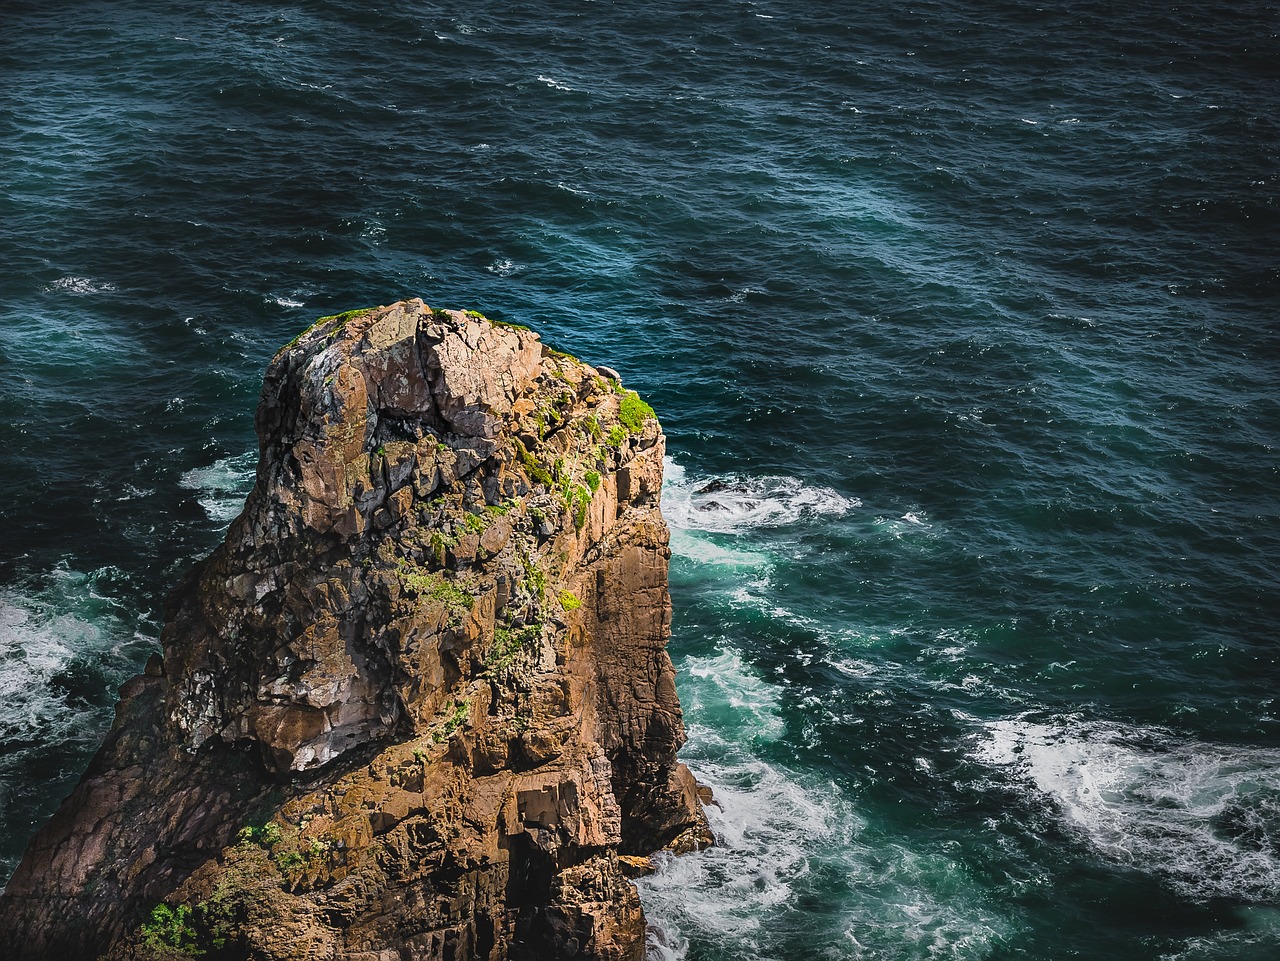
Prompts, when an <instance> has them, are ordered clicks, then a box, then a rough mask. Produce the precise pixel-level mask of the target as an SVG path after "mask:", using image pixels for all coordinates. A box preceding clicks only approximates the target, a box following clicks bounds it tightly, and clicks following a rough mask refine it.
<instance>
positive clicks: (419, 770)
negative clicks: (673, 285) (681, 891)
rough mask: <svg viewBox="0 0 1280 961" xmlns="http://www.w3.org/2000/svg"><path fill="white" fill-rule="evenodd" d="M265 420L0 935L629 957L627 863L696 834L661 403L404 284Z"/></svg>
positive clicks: (270, 408)
mask: <svg viewBox="0 0 1280 961" xmlns="http://www.w3.org/2000/svg"><path fill="white" fill-rule="evenodd" d="M607 373H611V372H607ZM257 429H258V436H259V440H260V446H261V459H260V462H259V465H258V474H257V481H256V484H255V486H254V489H253V492H252V493H251V494H250V496H249V499H248V501H247V503H246V506H245V510H244V512H243V514H242V515H241V516H240V517H239V518H238V519H237V520H236V521H235V522H234V523H233V524H232V525H231V528H230V530H229V531H228V534H227V538H226V542H225V543H224V544H223V545H222V546H221V547H220V548H218V550H217V551H215V552H214V553H213V555H212V556H211V557H209V558H208V559H207V560H206V561H205V562H203V563H202V564H201V565H199V566H198V567H197V569H196V570H194V571H193V572H191V574H189V575H188V577H187V578H186V579H185V580H184V582H183V583H182V584H181V585H180V587H179V588H178V589H177V590H176V591H175V592H174V595H173V597H172V598H171V601H170V605H169V610H168V611H167V620H166V626H165V628H164V631H163V634H162V637H161V642H162V645H163V648H164V657H163V661H162V662H161V660H160V659H159V658H153V661H152V663H151V664H149V665H148V669H147V672H146V674H145V675H143V676H141V677H138V678H135V679H134V680H132V681H130V682H129V683H128V684H126V685H125V686H124V687H123V688H122V689H121V701H120V704H119V706H118V708H117V718H116V723H115V726H114V727H113V729H112V732H111V734H110V735H109V737H108V739H107V741H106V743H105V744H104V746H103V748H102V750H101V751H100V752H99V754H98V756H97V757H96V758H95V760H94V762H93V764H92V766H91V768H90V770H89V771H88V772H87V774H86V775H85V777H84V779H83V781H82V782H81V784H80V785H79V786H78V787H77V789H76V791H75V792H74V794H72V796H71V797H70V798H69V799H68V800H67V801H66V802H65V803H64V804H63V806H62V808H61V810H60V811H59V812H58V813H57V815H56V816H55V817H54V818H53V819H52V820H51V821H50V823H49V824H48V825H46V826H45V828H44V829H43V830H42V831H41V832H40V834H39V835H37V837H36V838H35V839H34V840H33V841H32V843H31V846H30V848H29V849H28V851H27V855H26V857H25V859H24V860H23V863H22V865H21V866H20V867H19V869H18V871H17V873H16V874H15V875H14V877H13V879H12V880H11V881H10V883H9V886H8V889H7V890H6V892H5V894H4V896H3V898H0V956H3V957H6V958H11V959H36V958H59V959H61V958H71V957H93V956H96V955H101V954H107V955H109V956H111V957H114V958H148V957H181V956H184V955H188V956H204V957H207V958H222V957H226V958H241V957H253V958H272V959H286V958H290V959H293V958H299V959H301V958H306V959H329V958H352V959H361V961H375V959H377V961H389V959H393V958H394V959H397V961H399V959H410V958H415V959H416V958H422V959H437V958H438V959H458V961H464V959H472V958H483V959H493V961H498V959H504V958H513V959H517V958H530V959H532V958H538V959H549V958H589V959H617V961H622V959H629V961H630V959H639V958H641V957H642V956H643V942H644V920H643V915H642V912H641V908H640V903H639V900H638V897H637V895H636V891H635V888H634V886H633V885H632V884H631V882H630V881H629V880H627V878H626V876H625V875H624V871H623V869H624V868H625V867H626V866H627V862H628V861H629V857H628V856H636V855H644V854H647V853H650V852H652V851H654V850H657V849H660V848H664V847H665V848H671V849H674V850H688V849H690V848H693V847H697V846H700V845H702V844H704V843H706V842H707V841H708V840H709V835H708V834H707V831H706V825H705V820H704V819H703V818H702V815H701V811H700V808H699V804H698V799H697V796H696V785H695V783H694V781H693V778H692V777H691V776H690V774H689V772H688V771H687V769H685V768H684V767H683V765H680V764H678V763H677V762H676V760H675V753H676V750H677V749H678V748H679V746H680V744H681V743H682V741H683V724H682V720H681V714H680V706H679V703H678V701H677V698H676V691H675V684H674V674H673V671H672V668H671V662H670V660H669V658H668V656H667V654H666V651H665V643H666V640H667V636H668V633H669V619H670V602H669V598H668V594H667V558H668V556H669V551H668V549H667V529H666V526H665V524H664V523H663V520H662V516H661V514H660V512H659V509H658V496H659V488H660V485H661V479H662V454H663V448H664V439H663V435H662V432H661V429H660V428H659V425H658V422H657V421H656V420H655V419H654V418H653V416H652V411H651V410H649V409H648V407H647V406H646V405H645V404H644V403H643V402H642V401H641V400H640V399H639V398H638V397H637V396H636V395H635V394H634V393H631V392H629V391H625V390H623V389H622V387H621V385H620V384H618V383H617V381H616V379H614V378H613V377H612V376H603V375H602V374H600V373H599V372H597V371H596V370H595V369H593V368H590V367H588V366H586V365H584V364H582V363H580V362H578V361H577V360H575V359H574V358H571V357H568V356H567V355H563V354H558V353H556V352H554V351H551V350H549V349H548V348H546V347H544V346H542V345H541V344H540V343H539V340H538V337H537V335H535V334H533V333H532V332H530V331H527V330H524V329H522V328H514V327H509V326H505V325H499V324H493V323H490V322H489V321H487V320H485V319H483V318H481V317H479V315H473V314H463V313H461V312H458V311H432V310H431V309H429V308H427V307H426V306H425V305H424V304H423V303H422V302H421V301H417V300H413V301H407V302H404V303H400V304H396V305H393V306H391V307H387V308H379V309H377V310H373V311H367V312H353V313H352V314H346V315H340V316H338V317H334V318H328V319H326V320H324V321H322V322H321V323H319V324H317V325H316V326H315V327H313V328H312V329H311V330H309V331H307V332H306V333H305V334H303V335H302V336H301V337H300V338H299V339H298V340H297V341H296V342H295V343H293V344H291V345H289V346H288V347H286V348H285V349H283V350H282V351H281V352H280V353H279V354H278V355H277V356H276V358H275V359H274V360H273V361H272V363H271V365H270V367H269V369H268V371H267V375H266V382H265V386H264V388H263V393H262V400H261V403H260V405H259V408H258V413H257ZM620 857H621V858H622V860H621V861H620V860H619V859H620ZM202 952H203V955H201V953H202Z"/></svg>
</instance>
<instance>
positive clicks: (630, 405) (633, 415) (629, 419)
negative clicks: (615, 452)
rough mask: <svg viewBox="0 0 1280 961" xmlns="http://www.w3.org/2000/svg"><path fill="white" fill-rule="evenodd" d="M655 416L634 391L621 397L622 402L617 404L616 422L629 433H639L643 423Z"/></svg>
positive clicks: (642, 428) (651, 409)
mask: <svg viewBox="0 0 1280 961" xmlns="http://www.w3.org/2000/svg"><path fill="white" fill-rule="evenodd" d="M655 416H657V415H655V414H654V412H653V408H652V407H650V406H649V405H648V404H646V403H645V402H644V401H643V400H641V398H640V395H639V394H637V393H636V392H635V391H634V390H629V391H627V392H626V393H625V394H623V395H622V401H621V402H620V403H619V404H618V420H619V421H621V422H622V426H623V427H625V428H626V429H627V431H628V432H629V433H632V434H638V433H640V432H641V431H642V430H644V424H645V421H647V420H650V419H651V418H653V417H655Z"/></svg>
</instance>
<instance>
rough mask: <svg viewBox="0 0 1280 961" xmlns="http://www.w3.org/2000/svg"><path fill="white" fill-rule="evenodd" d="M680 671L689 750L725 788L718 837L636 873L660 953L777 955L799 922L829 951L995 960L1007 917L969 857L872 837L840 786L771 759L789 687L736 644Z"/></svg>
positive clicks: (669, 956) (718, 797)
mask: <svg viewBox="0 0 1280 961" xmlns="http://www.w3.org/2000/svg"><path fill="white" fill-rule="evenodd" d="M678 666H679V670H680V675H681V679H680V691H681V701H682V702H683V704H684V709H685V716H686V719H687V722H688V730H689V743H688V745H687V747H686V749H685V757H686V759H687V760H688V762H689V764H690V766H691V767H692V768H693V770H694V772H695V773H696V774H697V776H698V778H699V780H701V781H702V782H704V783H705V784H707V785H709V786H710V787H711V788H712V790H713V791H714V793H715V803H714V804H713V805H711V806H709V807H708V808H707V817H708V820H709V821H710V823H711V828H712V830H713V832H714V833H715V835H716V845H715V846H714V847H711V848H709V849H707V850H706V851H702V852H700V853H698V854H693V855H686V856H684V857H680V858H662V859H660V866H659V870H658V872H657V874H655V875H653V876H651V877H648V878H644V879H642V880H641V881H640V882H639V885H640V893H641V897H642V898H643V900H644V905H645V912H646V914H647V916H648V918H649V922H650V929H649V943H648V957H649V959H650V961H679V959H682V958H685V957H687V956H688V955H689V954H690V953H692V951H693V949H692V947H691V945H693V944H695V943H696V944H697V945H699V946H708V945H709V946H711V947H710V950H711V951H712V953H716V952H721V951H730V952H732V956H733V957H735V958H741V959H743V961H757V959H759V961H763V959H779V958H783V957H786V956H787V951H788V950H789V946H790V947H794V940H793V939H794V936H795V932H796V931H797V930H804V931H807V932H808V933H809V937H810V938H811V939H812V943H813V944H815V945H821V944H826V945H827V946H828V948H827V954H828V955H829V956H830V957H831V958H833V959H834V958H850V957H854V958H863V957H865V958H879V957H888V956H895V957H897V956H910V957H938V958H979V957H985V956H986V954H987V953H988V952H989V950H990V947H991V945H992V943H993V942H994V941H996V940H998V939H999V938H1001V937H1002V932H1003V931H1004V930H1005V929H1006V928H1007V925H1006V924H1005V923H1004V922H1003V921H1001V920H1000V919H998V918H995V917H994V916H992V915H991V914H990V913H989V911H987V910H986V909H985V908H983V907H982V906H981V905H980V904H979V900H978V897H977V896H975V895H974V894H973V893H972V890H973V889H972V888H970V887H968V884H969V882H968V881H967V880H966V878H965V876H964V871H963V870H962V869H961V868H960V867H959V865H957V864H956V863H954V862H953V861H951V860H950V858H948V857H946V856H940V855H937V854H934V853H932V852H920V851H915V850H911V849H909V848H907V847H905V846H904V845H902V844H900V843H898V842H897V841H896V840H894V839H891V838H890V839H886V838H885V837H883V836H877V837H872V836H871V835H875V833H876V832H875V830H874V829H873V828H872V827H871V826H870V825H868V824H867V823H866V822H865V821H864V819H863V818H862V817H861V816H860V815H859V813H858V811H857V810H856V809H855V806H854V804H853V803H852V802H851V801H850V799H849V798H847V797H846V796H845V794H844V792H842V791H841V789H840V788H839V787H838V786H837V785H836V784H833V783H831V782H829V781H822V780H819V779H814V778H807V777H803V776H802V775H799V774H797V773H795V772H793V771H791V770H789V769H788V768H786V767H785V766H783V765H780V764H777V763H772V762H770V761H769V760H766V758H765V755H766V753H771V752H772V750H774V749H775V748H773V745H776V744H777V742H778V741H779V740H780V739H781V737H782V736H783V734H784V731H785V725H784V723H783V720H782V716H781V703H780V702H781V697H782V689H781V688H779V687H777V686H776V685H773V684H770V683H768V682H767V681H765V680H764V678H762V677H761V676H760V675H759V674H758V673H757V672H756V671H755V670H754V669H753V668H752V667H751V665H750V664H748V663H747V661H746V660H745V659H744V658H743V657H742V656H741V654H739V653H738V652H736V651H734V650H732V649H731V648H725V649H723V650H722V651H721V652H720V653H718V654H716V655H715V656H713V657H690V658H686V659H685V660H684V661H682V662H681V663H680V664H679V665H678ZM831 885H839V886H840V887H841V888H842V889H847V893H848V897H846V898H843V899H842V902H841V903H842V904H843V910H842V911H840V912H836V913H834V914H829V915H823V916H815V915H812V914H811V913H810V912H809V909H808V904H809V903H810V902H811V900H812V899H813V898H814V897H815V896H818V895H817V892H820V891H821V892H823V895H824V896H828V895H829V894H830V891H829V890H828V889H829V887H830V886H831ZM904 946H906V947H907V949H908V953H907V954H905V955H904V954H903V953H902V949H903V947H904ZM699 950H706V948H703V947H700V948H699Z"/></svg>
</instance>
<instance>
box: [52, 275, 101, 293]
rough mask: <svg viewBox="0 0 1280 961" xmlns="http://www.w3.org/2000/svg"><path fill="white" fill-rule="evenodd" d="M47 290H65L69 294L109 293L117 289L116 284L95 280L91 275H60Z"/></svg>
mask: <svg viewBox="0 0 1280 961" xmlns="http://www.w3.org/2000/svg"><path fill="white" fill-rule="evenodd" d="M45 289H46V290H64V291H66V292H67V293H69V294H78V295H81V296H84V295H86V294H109V293H111V292H112V291H114V290H115V289H116V285H115V284H110V283H106V282H104V281H98V280H93V279H92V278H89V277H59V278H58V279H57V280H55V281H54V282H53V283H51V284H50V285H49V286H48V287H46V288H45Z"/></svg>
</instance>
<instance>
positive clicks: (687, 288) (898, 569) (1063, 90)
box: [0, 0, 1280, 961]
mask: <svg viewBox="0 0 1280 961" xmlns="http://www.w3.org/2000/svg"><path fill="white" fill-rule="evenodd" d="M1278 22H1280V18H1278V16H1277V9H1276V8H1275V7H1274V6H1273V5H1268V4H1266V3H1244V4H1235V5H1231V6H1230V7H1224V8H1214V9H1209V8H1208V7H1205V8H1203V9H1202V8H1200V7H1197V8H1193V9H1188V8H1185V7H1181V8H1177V9H1170V8H1167V7H1164V6H1159V5H1155V4H1139V5H1137V6H1134V5H1128V6H1126V7H1124V8H1123V9H1117V8H1116V7H1115V5H1112V4H1104V3H1084V4H1077V5H1071V8H1070V9H1035V8H1032V7H1026V6H1023V5H1018V4H1012V3H998V4H994V5H992V4H988V5H984V6H983V7H982V8H981V9H980V10H975V9H966V8H965V7H964V6H963V5H961V4H959V3H954V2H933V3H925V4H922V5H916V6H914V7H912V8H910V9H908V8H906V7H901V6H899V5H894V4H883V3H875V4H870V5H868V4H856V5H855V4H844V3H837V4H835V5H830V4H828V5H824V6H822V7H819V6H818V5H816V4H802V3H798V2H795V0H791V2H783V0H780V2H768V0H761V2H756V3H746V2H726V3H722V4H716V5H704V6H702V7H700V8H698V9H696V10H690V9H688V5H682V4H666V3H656V2H648V3H645V2H641V3H633V4H627V5H623V6H619V5H606V4H600V3H580V4H578V3H575V4H540V3H530V2H507V3H501V4H499V3H486V2H478V3H476V2H472V3H466V4H462V3H448V2H446V3H408V4H399V5H394V6H393V7H391V8H370V7H368V6H367V5H360V4H353V3H350V2H336V0H330V2H320V3H315V4H309V5H305V6H302V5H290V4H280V3H263V4H254V5H245V4H233V3H226V2H216V0H215V2H211V3H204V4H201V5H199V6H195V5H190V4H183V3H177V4H173V3H167V4H160V3H148V2H133V3H123V2H120V3H109V2H99V3H75V4H72V3H44V4H34V3H11V4H9V5H7V6H6V13H5V28H4V33H5V40H6V42H5V43H4V44H3V45H0V59H3V61H4V62H3V66H4V72H5V75H6V78H7V79H6V82H5V84H4V85H3V86H2V87H0V116H2V117H3V121H4V126H3V128H0V129H2V131H3V132H2V133H0V169H3V171H4V174H3V176H2V177H0V185H2V189H0V258H2V262H3V264H4V269H3V271H0V294H2V295H0V311H2V315H0V370H2V371H3V374H4V376H3V377H2V378H0V477H2V478H3V481H4V491H5V494H6V496H5V497H4V498H3V500H2V501H0V524H2V525H3V530H4V531H5V537H4V547H3V548H2V549H0V705H2V707H0V821H3V830H2V831H0V868H2V869H3V870H0V874H4V873H7V872H8V871H9V870H11V869H12V867H13V866H14V865H15V864H16V862H17V859H18V858H19V857H20V856H21V851H22V848H23V847H24V845H25V843H26V840H27V839H28V838H29V837H30V835H31V834H32V833H33V832H34V830H35V828H36V827H37V825H38V824H39V823H40V822H42V821H43V820H44V819H45V818H46V817H47V816H48V815H49V814H50V813H51V812H52V810H53V809H54V808H55V807H56V805H57V803H58V801H59V800H60V799H61V797H63V796H65V794H66V793H67V791H69V789H70V787H71V785H72V784H74V782H75V779H76V778H77V777H78V776H79V772H80V771H81V770H83V768H84V766H85V764H86V763H87V761H88V758H89V756H90V755H91V754H92V751H93V750H94V748H95V746H96V743H97V740H98V739H99V738H100V737H101V734H102V732H103V731H104V730H105V728H106V725H107V724H109V722H110V717H111V704H112V701H113V698H114V689H115V687H116V686H117V685H118V684H119V683H121V682H122V681H123V680H124V679H125V678H127V677H128V676H129V675H130V674H132V673H133V672H135V671H137V670H138V669H140V667H141V665H142V663H143V662H144V661H145V659H146V656H147V655H148V653H149V652H150V651H151V650H153V649H154V646H155V637H156V634H157V632H158V621H159V618H160V613H159V611H160V603H161V600H162V598H163V596H164V594H165V592H166V591H167V590H168V589H170V588H171V587H172V586H173V584H174V583H175V582H176V580H177V577H178V576H179V574H180V573H181V572H182V571H183V570H185V569H186V568H187V567H188V566H189V565H190V564H191V563H192V561H193V560H194V559H195V558H197V557H199V556H201V555H202V554H203V553H205V552H207V551H208V550H209V549H211V547H212V546H213V545H214V544H215V543H216V541H217V538H218V537H219V536H220V532H221V531H222V529H223V528H224V527H225V525H226V524H227V523H228V522H229V520H230V519H231V518H232V517H233V516H234V515H235V513H236V511H237V510H238V509H239V505H240V503H241V500H242V498H243V495H244V493H245V491H246V489H247V485H248V484H249V483H250V481H251V475H252V469H253V463H254V458H255V456H256V451H255V444H254V440H253V436H252V410H253V406H254V403H255V401H256V394H257V390H258V386H259V383H260V377H261V372H262V369H263V367H264V366H265V363H266V361H267V360H268V359H269V357H270V355H271V353H272V352H273V351H274V349H275V348H276V347H277V346H278V345H279V344H280V343H282V342H284V341H286V340H288V339H289V338H290V337H292V336H293V334H294V333H295V332H296V331H297V330H298V329H300V328H302V327H304V326H305V325H306V324H308V323H309V322H310V321H311V320H312V319H314V318H315V317H316V316H318V315H321V314H327V313H332V312H335V311H338V310H343V309H348V308H351V307H356V306H364V305H369V304H376V303H388V302H391V301H393V300H395V299H397V298H400V297H402V296H407V295H421V296H423V297H424V298H425V299H426V300H427V301H428V302H429V303H431V304H433V305H439V306H460V307H477V308H480V309H483V310H485V311H486V312H487V313H489V314H490V315H491V316H496V317H501V318H508V319H513V320H518V321H519V322H521V323H527V324H530V325H532V326H534V327H536V328H538V329H540V330H542V331H543V333H544V336H545V337H546V339H547V340H548V341H550V342H551V343H553V344H557V345H560V346H563V347H565V348H567V349H571V350H572V351H573V352H575V353H577V354H579V355H581V356H583V357H584V358H586V359H589V360H592V361H595V362H597V363H608V364H610V365H611V366H614V367H616V368H618V369H619V370H621V371H622V372H623V375H624V377H625V378H626V379H627V381H628V382H629V383H630V384H631V385H632V386H634V387H636V388H638V389H640V390H641V391H642V392H643V393H645V394H646V396H648V397H649V399H650V400H651V401H652V402H653V404H654V406H655V407H656V408H657V409H658V411H659V414H660V416H661V417H662V420H663V423H664V425H665V427H666V429H667V431H668V434H669V437H670V445H669V446H670V451H671V461H670V463H669V464H668V483H667V489H666V493H665V500H664V505H665V512H666V514H667V518H668V521H669V522H670V524H671V526H672V529H673V541H672V546H673V551H674V557H673V561H672V593H673V598H674V602H675V605H676V613H675V623H674V630H675V636H674V638H673V640H672V645H671V650H672V654H673V657H674V659H675V661H676V663H677V666H678V668H679V669H680V677H681V682H680V683H681V695H682V700H683V702H684V704H685V708H686V715H687V720H688V724H689V733H690V740H689V744H688V746H687V748H686V749H685V757H686V758H687V760H688V762H689V763H690V765H691V766H693V768H694V769H695V771H696V772H697V773H698V774H699V776H700V777H701V778H702V779H703V780H704V781H706V782H707V783H709V784H711V785H712V786H713V787H714V789H715V792H716V796H717V799H718V800H717V806H716V807H714V808H712V809H711V812H710V813H711V817H712V820H713V824H714V826H715V828H716V831H717V834H718V836H719V838H720V841H721V843H720V845H719V846H718V847H716V848H714V849H712V850H710V851H708V852H705V853H704V854H702V855H700V856H697V857H687V858H682V859H679V860H673V861H671V862H669V863H667V864H665V865H664V867H663V870H662V871H661V872H659V873H658V874H657V875H656V876H654V877H652V878H650V879H648V880H646V881H645V882H643V886H642V891H643V896H644V898H645V902H646V906H647V910H648V913H649V915H650V917H651V919H652V920H653V922H654V924H653V931H652V936H651V955H652V957H653V958H655V959H673V958H685V959H689V961H712V959H715V961H722V959H723V961H728V959H735V961H736V959H786V961H791V959H829V958H868V959H871V958H875V959H882V958H883V959H925V958H928V959H934V958H956V959H960V958H965V959H969V958H974V959H976V958H991V959H1011V958H1027V959H1058V958H1064V959H1065V958H1088V959H1111V958H1114V959H1125V961H1130V959H1162V961H1173V959H1179V961H1183V959H1185V961H1200V959H1259V961H1260V959H1269V958H1272V957H1275V956H1276V952H1277V950H1280V913H1278V912H1277V908H1276V905H1277V903H1280V752H1278V751H1277V748H1278V747H1280V721H1278V720H1277V708H1276V704H1275V696H1276V690H1277V681H1280V667H1278V666H1277V661H1276V634H1277V626H1278V624H1280V617H1277V609H1278V607H1280V605H1278V604H1277V601H1276V597H1277V596H1280V593H1278V592H1280V573H1278V572H1277V561H1276V558H1277V556H1280V528H1278V526H1277V515H1278V514H1280V510H1278V503H1277V501H1278V494H1277V491H1280V476H1278V474H1280V456H1278V455H1277V443H1278V441H1280V399H1278V396H1277V390H1276V386H1275V385H1276V384H1277V383H1280V333H1278V328H1277V324H1276V317H1277V315H1278V314H1280V278H1278V277H1277V270H1278V268H1277V263H1280V261H1278V259H1277V253H1278V251H1280V244H1278V243H1277V240H1278V239H1280V238H1278V237H1277V227H1276V224H1277V223H1280V215H1278V214H1280V212H1278V211H1277V193H1278V192H1277V183H1278V177H1280V171H1278V170H1277V167H1278V161H1277V157H1278V156H1280V133H1278V126H1277V120H1276V118H1275V111H1274V106H1275V103H1276V102H1277V99H1278V97H1280V56H1277V52H1278V49H1280V45H1278V44H1277V37H1276V35H1277V29H1278V28H1277V23H1278Z"/></svg>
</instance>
